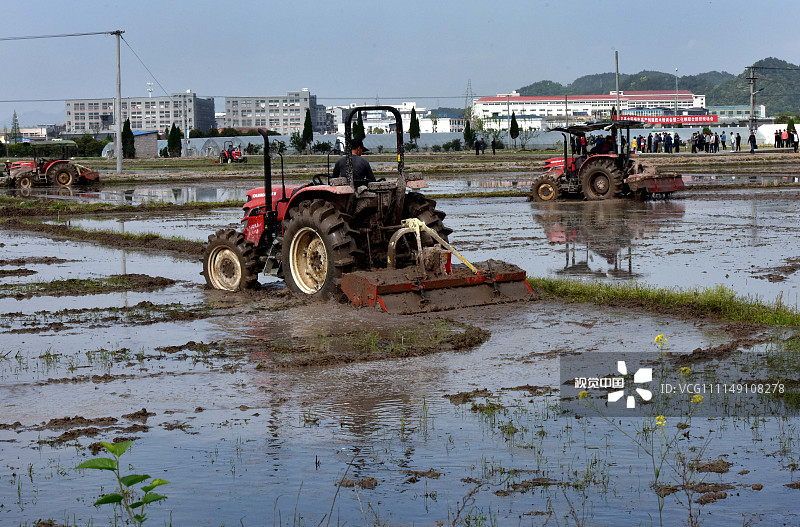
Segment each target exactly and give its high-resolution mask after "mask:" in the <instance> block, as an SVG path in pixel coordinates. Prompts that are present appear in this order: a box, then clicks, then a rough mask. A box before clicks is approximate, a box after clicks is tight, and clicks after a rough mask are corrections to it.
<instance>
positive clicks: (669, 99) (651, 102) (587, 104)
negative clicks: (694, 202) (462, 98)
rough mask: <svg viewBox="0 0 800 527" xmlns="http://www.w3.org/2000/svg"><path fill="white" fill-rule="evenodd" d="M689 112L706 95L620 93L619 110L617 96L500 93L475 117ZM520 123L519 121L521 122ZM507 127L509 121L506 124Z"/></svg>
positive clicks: (482, 103) (475, 108) (483, 101)
mask: <svg viewBox="0 0 800 527" xmlns="http://www.w3.org/2000/svg"><path fill="white" fill-rule="evenodd" d="M676 100H677V109H678V111H679V112H680V111H681V110H687V109H690V108H695V107H699V108H704V107H705V103H706V96H705V95H695V94H693V93H692V92H690V91H687V90H679V91H675V90H672V91H669V90H665V91H620V92H619V106H620V107H619V108H616V106H617V92H616V91H612V92H610V93H609V94H608V95H546V96H522V95H520V94H519V93H517V92H511V93H498V94H497V95H496V96H494V97H481V98H479V99H477V100H475V101H474V102H473V105H472V114H473V115H474V116H475V117H477V118H479V119H481V120H483V121H484V122H486V121H487V120H492V119H500V121H501V122H503V120H504V118H507V117H508V116H510V115H511V114H512V113H513V114H516V115H517V116H520V115H536V116H541V117H543V118H552V117H559V116H561V117H574V118H575V119H576V120H577V119H600V118H609V117H610V116H611V113H612V110H613V109H614V108H616V110H617V113H630V112H631V111H634V110H646V109H657V108H670V107H671V108H673V109H674V108H675V106H676ZM518 121H519V119H518ZM505 122H506V127H507V126H508V121H507V120H506V121H505Z"/></svg>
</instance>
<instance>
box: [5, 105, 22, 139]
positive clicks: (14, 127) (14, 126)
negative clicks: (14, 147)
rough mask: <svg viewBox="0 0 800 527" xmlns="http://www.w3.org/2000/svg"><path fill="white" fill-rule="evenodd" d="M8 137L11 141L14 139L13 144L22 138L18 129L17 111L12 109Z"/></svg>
mask: <svg viewBox="0 0 800 527" xmlns="http://www.w3.org/2000/svg"><path fill="white" fill-rule="evenodd" d="M8 138H9V139H10V140H11V141H14V144H17V142H18V141H19V140H20V139H22V132H20V131H19V119H17V111H16V110H14V117H13V118H12V119H11V133H10V134H8Z"/></svg>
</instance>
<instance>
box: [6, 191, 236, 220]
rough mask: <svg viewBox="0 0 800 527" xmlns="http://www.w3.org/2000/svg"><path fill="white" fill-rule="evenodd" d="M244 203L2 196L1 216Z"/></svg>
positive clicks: (219, 205)
mask: <svg viewBox="0 0 800 527" xmlns="http://www.w3.org/2000/svg"><path fill="white" fill-rule="evenodd" d="M242 204H243V201H241V200H239V201H215V202H209V201H194V202H191V203H184V204H175V203H166V202H154V203H143V204H141V205H126V204H123V205H115V204H112V203H75V202H70V201H61V200H49V199H21V198H10V197H5V196H0V216H15V215H16V214H15V213H14V212H15V210H16V209H25V210H26V211H27V214H25V215H30V212H29V211H30V210H31V209H33V208H36V209H37V210H38V211H40V212H41V214H40V215H41V216H50V215H74V214H97V213H119V212H156V211H170V212H171V211H175V212H179V211H181V210H209V209H217V208H230V207H236V208H239V207H241V206H242Z"/></svg>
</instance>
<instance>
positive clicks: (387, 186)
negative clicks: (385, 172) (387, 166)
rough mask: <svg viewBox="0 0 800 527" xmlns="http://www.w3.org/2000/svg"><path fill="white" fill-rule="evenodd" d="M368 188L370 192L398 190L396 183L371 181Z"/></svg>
mask: <svg viewBox="0 0 800 527" xmlns="http://www.w3.org/2000/svg"><path fill="white" fill-rule="evenodd" d="M367 188H368V189H370V190H392V189H395V188H397V182H396V181H370V182H369V183H367Z"/></svg>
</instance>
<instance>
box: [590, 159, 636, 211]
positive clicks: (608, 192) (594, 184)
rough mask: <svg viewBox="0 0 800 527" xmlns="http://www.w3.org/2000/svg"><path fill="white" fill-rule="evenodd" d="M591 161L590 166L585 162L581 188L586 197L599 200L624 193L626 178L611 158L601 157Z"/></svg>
mask: <svg viewBox="0 0 800 527" xmlns="http://www.w3.org/2000/svg"><path fill="white" fill-rule="evenodd" d="M589 163H590V165H589V166H588V167H587V166H586V163H584V167H583V168H582V171H584V173H583V176H582V177H581V190H583V195H584V196H585V197H586V199H588V200H590V201H599V200H603V199H613V198H616V197H618V196H619V195H620V193H622V185H623V180H624V179H625V178H624V176H623V174H622V172H621V171H620V170H619V169H618V168H617V167H616V166H615V165H614V162H613V161H611V160H610V159H599V160H597V161H594V162H591V161H590V162H589Z"/></svg>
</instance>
